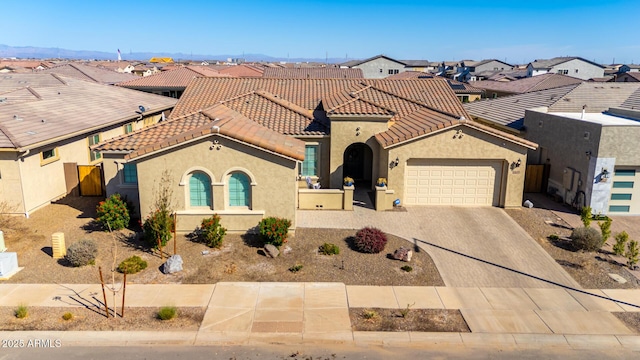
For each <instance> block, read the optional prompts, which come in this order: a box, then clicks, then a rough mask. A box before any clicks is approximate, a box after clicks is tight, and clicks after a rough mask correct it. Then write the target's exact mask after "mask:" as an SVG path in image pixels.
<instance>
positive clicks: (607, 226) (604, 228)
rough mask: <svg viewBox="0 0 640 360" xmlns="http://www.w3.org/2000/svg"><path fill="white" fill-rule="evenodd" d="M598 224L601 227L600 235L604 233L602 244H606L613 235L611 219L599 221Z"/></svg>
mask: <svg viewBox="0 0 640 360" xmlns="http://www.w3.org/2000/svg"><path fill="white" fill-rule="evenodd" d="M598 226H599V227H600V235H602V245H604V243H606V242H607V240H608V239H609V237H610V236H611V219H610V218H606V219H604V221H603V222H598Z"/></svg>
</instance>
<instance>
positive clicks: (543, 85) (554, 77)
mask: <svg viewBox="0 0 640 360" xmlns="http://www.w3.org/2000/svg"><path fill="white" fill-rule="evenodd" d="M582 82H584V80H581V79H577V78H573V77H571V76H566V75H560V74H542V75H538V76H532V77H528V78H524V79H519V80H514V81H492V80H483V81H475V82H474V83H473V86H474V87H476V88H480V89H485V90H494V91H499V92H505V93H511V94H524V93H528V92H533V91H540V90H546V89H554V88H558V87H562V86H567V85H574V84H580V83H582Z"/></svg>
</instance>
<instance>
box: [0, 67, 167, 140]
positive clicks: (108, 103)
mask: <svg viewBox="0 0 640 360" xmlns="http://www.w3.org/2000/svg"><path fill="white" fill-rule="evenodd" d="M27 86H28V87H27ZM29 93H31V95H29ZM0 98H7V99H8V101H7V102H4V101H3V102H0V130H2V133H3V134H0V147H4V148H13V149H16V148H17V149H20V148H29V147H32V146H37V144H39V143H42V144H46V143H48V142H51V141H53V140H54V139H57V138H61V137H62V138H64V137H65V136H70V134H74V133H82V132H83V131H94V130H93V129H96V128H99V127H104V126H107V125H110V124H116V123H118V122H125V121H127V120H129V121H130V120H131V119H136V118H137V117H138V116H139V114H138V113H137V111H138V106H139V105H143V106H144V107H145V108H146V109H147V110H146V111H147V112H148V113H153V112H156V111H162V110H166V109H170V108H172V107H173V105H174V104H175V102H176V100H175V99H172V98H169V97H164V96H159V95H153V94H148V93H144V92H140V91H135V90H129V89H122V88H118V87H114V86H108V85H102V84H96V83H92V82H88V81H83V80H78V79H74V78H68V77H62V76H58V75H55V74H12V75H11V76H10V77H9V78H8V79H7V78H6V77H5V76H0ZM14 100H15V101H14Z"/></svg>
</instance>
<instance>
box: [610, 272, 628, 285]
mask: <svg viewBox="0 0 640 360" xmlns="http://www.w3.org/2000/svg"><path fill="white" fill-rule="evenodd" d="M609 277H610V278H612V279H613V280H614V281H616V282H618V283H620V284H624V283H626V282H627V279H625V278H623V277H622V276H620V275H618V274H609Z"/></svg>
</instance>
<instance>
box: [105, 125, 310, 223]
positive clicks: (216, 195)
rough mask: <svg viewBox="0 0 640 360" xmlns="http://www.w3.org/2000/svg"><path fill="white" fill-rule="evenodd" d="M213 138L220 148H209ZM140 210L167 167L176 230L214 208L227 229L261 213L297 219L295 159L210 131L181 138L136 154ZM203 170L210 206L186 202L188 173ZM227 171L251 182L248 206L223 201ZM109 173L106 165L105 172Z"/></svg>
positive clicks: (145, 207) (148, 202)
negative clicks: (185, 139)
mask: <svg viewBox="0 0 640 360" xmlns="http://www.w3.org/2000/svg"><path fill="white" fill-rule="evenodd" d="M213 137H215V138H216V139H218V141H219V144H220V149H216V148H215V147H214V148H212V146H211V145H212V138H213ZM137 170H138V189H139V199H140V204H139V207H140V210H141V212H142V216H143V217H146V216H147V215H148V214H149V212H150V209H151V207H152V204H153V202H154V191H153V189H154V186H157V184H158V183H159V180H160V179H161V177H162V174H163V172H164V171H165V170H169V171H170V172H171V176H170V179H169V186H170V189H171V190H172V191H173V200H174V209H175V210H177V212H178V231H180V232H190V231H193V230H194V229H195V227H196V226H197V225H199V224H200V221H201V220H202V219H203V218H205V217H209V216H211V215H212V214H213V213H217V214H219V215H220V216H221V217H222V225H223V226H225V227H227V229H228V230H229V231H232V232H244V231H247V230H249V229H250V228H252V227H255V226H256V225H258V221H259V219H261V218H262V217H263V216H276V217H283V218H287V219H290V220H291V221H292V229H295V223H296V221H295V220H296V219H295V217H296V212H295V210H296V190H297V163H296V161H293V160H291V159H285V158H283V157H281V156H277V155H274V154H271V153H267V152H265V151H263V150H260V149H257V148H254V147H251V146H247V145H244V144H241V143H238V142H235V141H234V140H231V139H228V138H224V137H221V136H216V135H212V136H211V137H208V138H205V139H199V140H197V141H195V142H192V143H185V144H182V145H181V146H179V147H176V148H173V149H167V150H164V151H161V152H158V153H156V154H154V155H151V156H148V157H143V158H139V160H137ZM193 171H202V172H204V173H207V174H208V175H209V176H210V177H211V181H212V188H213V189H212V194H213V203H214V204H213V209H209V208H190V207H189V205H188V196H189V193H188V191H189V190H188V183H189V176H188V174H190V173H191V172H193ZM231 171H242V172H244V173H245V174H247V175H248V176H249V178H250V181H251V183H252V186H251V209H245V210H243V209H237V208H233V207H230V206H228V198H227V197H228V195H227V194H228V189H227V184H228V179H227V177H228V176H229V174H230V172H231ZM107 173H108V174H109V176H110V177H111V178H113V176H114V171H113V170H108V171H107V169H105V176H106V174H107Z"/></svg>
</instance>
